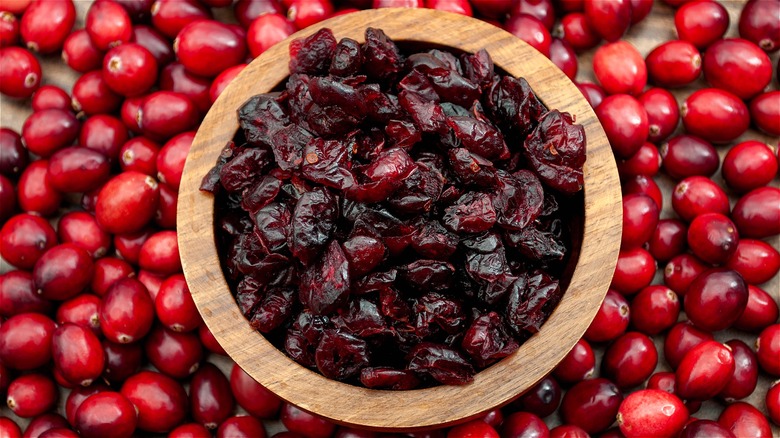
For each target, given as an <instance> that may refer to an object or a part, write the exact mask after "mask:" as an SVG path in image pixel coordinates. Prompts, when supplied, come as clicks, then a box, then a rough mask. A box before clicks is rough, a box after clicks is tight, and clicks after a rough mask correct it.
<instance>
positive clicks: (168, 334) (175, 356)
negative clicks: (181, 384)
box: [144, 326, 203, 379]
mask: <svg viewBox="0 0 780 438" xmlns="http://www.w3.org/2000/svg"><path fill="white" fill-rule="evenodd" d="M144 348H145V351H146V357H147V358H148V359H149V362H150V363H151V364H152V365H154V366H155V368H157V369H158V370H160V371H161V372H162V373H164V374H166V375H168V376H171V377H173V378H176V379H183V378H185V377H187V376H189V375H190V374H192V373H194V372H195V371H196V370H197V369H198V367H199V366H200V362H201V360H203V347H202V346H201V344H200V342H199V340H198V336H197V335H196V334H194V333H179V332H174V331H171V330H168V329H167V328H165V327H162V326H157V327H155V328H154V329H153V330H152V332H151V333H150V334H149V336H148V337H147V338H146V340H145V343H144Z"/></svg>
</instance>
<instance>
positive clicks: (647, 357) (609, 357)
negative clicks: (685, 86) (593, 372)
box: [601, 291, 671, 389]
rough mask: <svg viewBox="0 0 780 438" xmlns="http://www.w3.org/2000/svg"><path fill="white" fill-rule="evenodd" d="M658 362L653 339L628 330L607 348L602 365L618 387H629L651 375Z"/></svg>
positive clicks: (605, 372) (605, 373)
mask: <svg viewBox="0 0 780 438" xmlns="http://www.w3.org/2000/svg"><path fill="white" fill-rule="evenodd" d="M670 292H671V291H670ZM657 363H658V352H657V351H656V349H655V344H653V340H652V339H650V338H649V337H647V336H646V335H643V334H642V333H638V332H627V333H625V334H623V335H622V336H620V337H619V338H617V339H616V340H615V341H614V342H613V343H612V344H611V345H610V346H609V348H607V350H606V352H605V353H604V358H603V362H602V364H601V365H602V371H603V374H604V375H605V376H606V377H608V378H610V380H612V381H613V382H614V383H615V384H616V385H617V386H618V388H621V389H628V388H633V387H635V386H637V385H639V384H640V383H642V382H644V381H645V380H646V379H647V378H648V377H650V374H652V373H653V370H655V366H656V364H657Z"/></svg>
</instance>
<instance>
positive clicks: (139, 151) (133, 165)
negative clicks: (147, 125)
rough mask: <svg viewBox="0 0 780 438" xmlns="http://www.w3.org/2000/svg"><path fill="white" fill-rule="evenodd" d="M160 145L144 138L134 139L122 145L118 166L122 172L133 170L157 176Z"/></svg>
mask: <svg viewBox="0 0 780 438" xmlns="http://www.w3.org/2000/svg"><path fill="white" fill-rule="evenodd" d="M159 151H160V145H159V144H157V143H155V142H153V141H152V140H149V139H148V138H146V137H134V138H131V139H130V140H128V141H127V142H125V144H124V145H122V149H120V151H119V165H120V166H121V167H122V170H125V171H127V170H133V171H136V172H141V173H143V174H146V175H149V176H152V177H154V176H155V175H156V174H157V154H158V153H159Z"/></svg>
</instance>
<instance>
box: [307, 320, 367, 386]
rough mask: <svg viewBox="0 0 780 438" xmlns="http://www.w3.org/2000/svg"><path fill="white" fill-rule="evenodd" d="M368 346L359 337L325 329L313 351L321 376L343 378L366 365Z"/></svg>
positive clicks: (355, 372)
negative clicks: (315, 349)
mask: <svg viewBox="0 0 780 438" xmlns="http://www.w3.org/2000/svg"><path fill="white" fill-rule="evenodd" d="M368 359H369V357H368V346H367V345H366V342H365V341H364V340H362V339H360V338H357V337H355V336H352V335H350V334H347V333H343V332H338V331H335V330H329V331H326V332H325V334H324V335H323V336H322V339H321V340H320V344H319V345H318V346H317V351H316V352H315V353H314V360H315V362H316V363H317V369H318V370H320V372H321V373H322V375H323V376H325V377H327V378H330V379H335V380H344V379H348V378H350V377H352V376H355V375H357V374H358V373H359V372H360V370H361V369H363V368H365V367H367V366H368V364H369V361H368Z"/></svg>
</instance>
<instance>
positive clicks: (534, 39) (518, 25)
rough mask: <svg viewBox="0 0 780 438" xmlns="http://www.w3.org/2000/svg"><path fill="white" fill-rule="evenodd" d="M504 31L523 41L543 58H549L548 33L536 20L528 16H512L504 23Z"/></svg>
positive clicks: (550, 37)
mask: <svg viewBox="0 0 780 438" xmlns="http://www.w3.org/2000/svg"><path fill="white" fill-rule="evenodd" d="M504 29H505V30H506V31H507V32H509V33H511V34H512V35H514V36H516V37H518V38H520V39H521V40H523V41H525V42H526V43H527V44H528V45H529V46H531V47H533V48H534V49H536V50H538V51H539V53H541V54H542V55H544V56H547V57H549V56H550V42H551V41H552V36H551V35H550V31H549V30H547V28H546V27H545V26H544V23H542V22H541V21H540V20H539V19H538V18H536V17H534V16H532V15H528V14H517V15H512V16H510V17H509V19H507V21H506V23H504Z"/></svg>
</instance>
